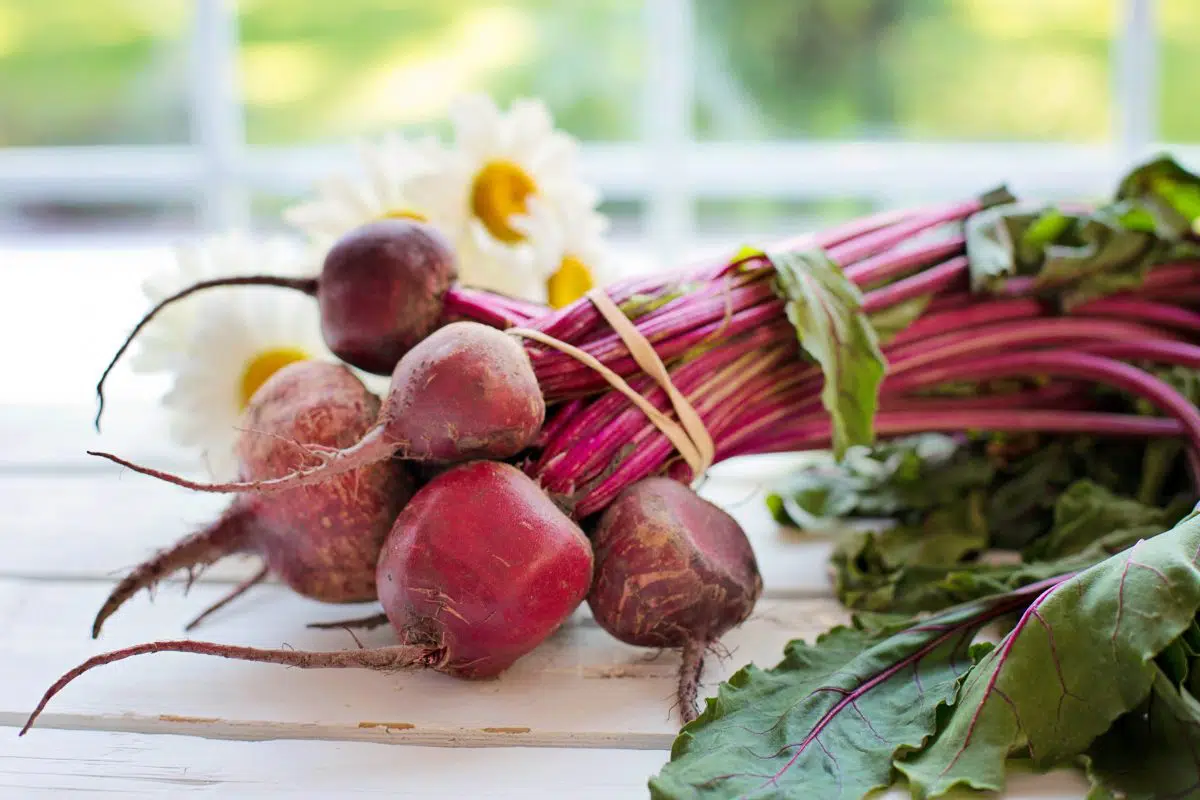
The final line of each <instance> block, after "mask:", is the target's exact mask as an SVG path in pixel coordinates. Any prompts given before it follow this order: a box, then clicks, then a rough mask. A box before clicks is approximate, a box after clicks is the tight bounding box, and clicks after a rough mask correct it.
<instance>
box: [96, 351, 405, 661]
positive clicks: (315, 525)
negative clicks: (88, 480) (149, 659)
mask: <svg viewBox="0 0 1200 800" xmlns="http://www.w3.org/2000/svg"><path fill="white" fill-rule="evenodd" d="M378 412H379V398H377V397H376V396H375V395H373V394H371V393H370V392H369V391H367V389H366V387H365V386H363V384H362V382H361V381H360V380H359V379H358V378H357V377H355V375H354V374H353V373H352V372H351V371H350V370H349V369H348V368H346V367H345V366H342V365H340V364H331V363H327V362H319V361H298V362H295V363H293V364H289V365H287V366H285V367H283V368H282V369H280V370H279V371H278V372H276V373H275V374H273V375H272V376H271V377H270V378H269V379H268V380H267V381H266V382H265V383H263V385H262V386H261V387H259V389H258V391H257V392H255V393H254V396H253V397H252V398H251V401H250V405H249V406H248V407H247V409H246V412H245V414H244V415H243V418H242V427H243V429H244V433H242V434H241V435H240V436H239V437H238V440H237V444H236V452H237V458H238V463H239V473H240V474H241V476H242V477H244V478H246V479H268V478H273V477H277V476H279V475H283V474H287V473H290V472H292V471H294V470H296V469H301V468H304V467H306V466H312V465H313V463H314V462H316V463H321V461H320V457H319V456H315V455H313V452H314V450H317V451H319V448H339V447H344V446H346V445H347V444H351V443H353V442H354V441H356V440H357V439H358V438H359V437H361V436H362V435H363V433H364V432H365V431H366V430H368V429H369V428H370V427H371V425H372V424H373V423H374V421H375V419H376V417H377V416H378ZM411 494H412V482H411V479H410V478H409V476H408V474H407V469H406V467H405V466H404V465H403V464H402V463H400V462H391V461H379V462H377V463H373V464H370V465H367V466H364V467H360V468H359V469H357V470H356V471H354V472H352V473H344V474H343V475H341V476H339V477H338V478H335V479H333V480H330V481H329V482H328V483H323V484H320V485H316V486H307V487H304V488H301V489H297V490H295V491H292V492H288V493H286V494H279V495H265V494H252V493H244V494H241V495H239V496H238V497H237V498H236V499H235V500H234V501H233V502H232V503H231V504H230V506H229V508H228V509H227V510H226V511H225V513H224V514H222V515H221V517H220V518H219V519H217V520H216V521H215V522H213V523H212V524H211V525H209V526H207V527H205V528H204V529H202V530H200V531H197V532H196V533H193V534H191V535H190V536H187V537H185V538H184V539H182V540H180V541H179V542H178V543H177V544H175V545H174V546H173V547H170V548H168V549H166V550H164V551H162V552H160V553H159V554H158V555H156V556H155V557H154V558H152V559H150V560H149V561H146V562H145V563H143V564H141V565H140V566H138V567H136V568H135V569H134V570H133V571H132V572H131V573H130V574H129V575H127V576H126V577H125V579H124V580H122V581H121V582H120V583H119V584H118V585H117V587H116V588H115V589H114V590H113V592H112V594H111V595H110V596H109V598H108V600H107V601H106V602H105V603H104V606H103V607H102V608H101V609H100V612H99V614H97V616H96V621H95V623H94V625H93V628H92V635H93V637H94V636H97V635H99V633H100V628H101V626H102V625H103V624H104V621H105V620H106V619H107V618H108V617H109V616H110V615H111V614H112V613H113V612H115V611H116V610H117V608H118V607H120V605H121V604H122V603H124V602H125V601H126V600H127V599H129V598H130V597H131V596H132V595H134V594H135V593H136V592H137V591H138V590H140V589H143V588H150V587H153V586H154V585H155V584H156V583H158V581H160V580H162V579H163V578H165V577H166V576H168V575H170V574H171V573H173V572H178V571H179V570H188V571H189V572H194V571H195V570H197V569H200V568H203V567H204V566H206V565H208V564H212V563H213V562H215V561H218V560H220V559H222V558H224V557H226V556H228V555H231V554H234V553H252V554H256V555H258V556H260V557H261V558H262V559H263V561H264V562H265V570H263V571H260V572H259V574H257V575H256V576H254V578H252V579H251V580H250V581H247V582H246V583H244V584H242V585H241V586H238V587H237V588H235V589H234V591H233V593H232V594H231V595H230V597H228V598H226V599H225V600H223V601H222V602H221V603H219V604H218V606H219V605H224V603H225V602H227V601H228V600H229V599H232V597H235V596H237V595H239V594H241V593H242V592H243V591H245V590H246V589H247V588H249V586H251V585H253V584H254V583H257V582H258V581H259V580H262V579H263V578H265V577H266V573H268V572H269V573H271V574H274V575H276V576H277V577H278V578H279V579H280V580H281V581H282V582H283V583H285V584H286V585H287V586H289V587H291V588H292V589H293V590H294V591H296V592H297V593H299V594H301V595H304V596H305V597H310V598H313V599H315V600H321V601H324V602H329V603H354V602H365V601H369V600H373V599H375V596H376V593H375V565H376V563H377V561H378V558H379V550H380V548H381V547H382V546H383V541H384V539H385V538H386V537H387V533H388V530H389V529H390V528H391V525H392V522H393V521H394V520H395V518H396V515H397V514H398V513H399V512H400V509H401V508H402V507H403V506H404V504H405V503H406V502H407V500H408V498H409V496H410V495H411ZM212 610H215V608H214V609H210V611H212ZM207 613H209V612H206V613H205V615H206V614H207ZM205 615H201V618H203V616H205ZM197 621H199V620H197ZM193 624H194V623H193ZM189 627H191V626H189Z"/></svg>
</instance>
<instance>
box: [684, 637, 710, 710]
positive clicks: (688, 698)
mask: <svg viewBox="0 0 1200 800" xmlns="http://www.w3.org/2000/svg"><path fill="white" fill-rule="evenodd" d="M707 649H708V643H707V642H704V641H696V640H694V641H690V642H688V643H687V644H686V645H684V646H683V652H682V653H681V655H680V660H679V692H678V695H677V697H678V700H679V716H680V718H681V719H682V720H683V723H684V724H685V725H686V724H687V723H689V722H691V721H692V720H694V719H695V718H696V713H697V710H696V697H697V695H699V693H700V674H701V673H702V672H703V671H704V653H705V651H706V650H707Z"/></svg>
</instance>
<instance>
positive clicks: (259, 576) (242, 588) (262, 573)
mask: <svg viewBox="0 0 1200 800" xmlns="http://www.w3.org/2000/svg"><path fill="white" fill-rule="evenodd" d="M270 572H271V570H270V569H269V568H267V567H265V566H264V567H262V568H261V569H260V570H259V571H258V572H256V573H254V574H253V575H251V576H250V577H249V578H247V579H246V580H244V581H242V582H241V583H239V584H238V585H237V586H235V587H233V589H232V591H230V592H229V593H228V594H226V595H225V596H224V597H222V598H221V599H220V600H218V601H217V602H215V603H213V604H212V605H211V606H209V607H208V608H206V609H204V610H203V611H201V612H200V613H199V614H198V615H197V616H196V618H195V619H193V620H192V621H191V622H189V623H188V624H187V625H185V626H184V627H183V630H184V631H185V632H191V631H193V630H195V628H196V626H198V625H199V624H200V623H201V622H203V621H204V620H206V619H208V618H209V617H210V616H212V615H213V614H214V613H215V612H217V611H220V610H221V609H222V608H224V607H225V606H227V605H229V604H230V603H232V602H233V601H234V600H236V599H238V598H239V597H241V596H242V595H244V594H245V593H246V592H248V591H250V589H252V588H253V587H255V586H257V585H258V584H260V583H262V582H263V581H265V580H266V579H267V575H268V574H270Z"/></svg>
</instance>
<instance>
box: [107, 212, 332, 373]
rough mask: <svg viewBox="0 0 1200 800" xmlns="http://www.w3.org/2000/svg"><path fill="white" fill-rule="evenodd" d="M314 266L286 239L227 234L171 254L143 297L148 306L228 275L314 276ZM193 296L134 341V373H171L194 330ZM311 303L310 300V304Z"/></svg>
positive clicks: (230, 290)
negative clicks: (198, 283)
mask: <svg viewBox="0 0 1200 800" xmlns="http://www.w3.org/2000/svg"><path fill="white" fill-rule="evenodd" d="M316 273H317V265H316V264H314V263H313V262H312V260H311V259H310V258H306V257H305V255H304V254H303V252H302V251H301V250H300V249H299V248H297V247H296V246H295V245H294V244H293V243H291V242H289V241H288V240H286V239H283V238H279V237H274V238H269V239H252V238H250V237H249V236H247V235H246V234H243V233H237V232H235V233H226V234H222V235H219V236H213V237H210V238H208V239H205V240H203V241H201V242H198V243H194V244H187V245H181V246H179V247H177V248H176V249H175V260H174V263H173V264H172V266H171V267H169V268H167V269H164V270H162V271H160V272H158V273H156V274H154V275H152V276H150V277H149V278H147V279H146V280H145V281H144V282H143V283H142V292H143V294H145V295H146V298H147V300H149V301H150V303H151V304H153V303H157V302H159V301H160V300H162V299H163V298H165V297H167V296H169V295H172V294H174V293H175V292H178V291H179V290H180V289H183V288H184V287H186V286H190V285H191V284H193V283H196V282H197V281H202V280H208V279H211V278H221V277H225V276H229V275H251V274H262V275H283V276H289V277H301V276H308V275H315V274H316ZM241 291H246V290H245V289H235V288H232V287H231V288H228V289H210V290H208V292H206V293H205V294H215V295H217V296H221V297H228V296H230V295H231V294H233V293H235V292H241ZM252 291H254V292H255V293H256V294H257V293H259V292H268V291H274V292H284V291H286V290H283V289H274V290H272V289H255V290H252ZM203 296H204V295H203V294H196V295H193V296H192V297H189V298H187V299H185V300H182V301H180V302H178V303H175V304H173V305H171V306H168V307H167V308H165V309H163V310H162V311H161V312H160V313H159V314H158V315H157V316H155V318H154V320H153V322H152V323H151V324H150V325H148V326H147V327H146V329H145V330H144V331H142V332H141V333H140V334H139V335H138V338H137V340H136V351H135V354H134V355H133V357H132V358H131V359H130V366H131V367H132V369H133V371H134V372H139V373H149V372H160V371H163V370H169V369H171V368H173V367H174V366H175V365H176V364H177V363H178V362H179V359H180V357H181V354H182V353H183V352H184V351H185V350H186V349H187V347H188V346H189V343H190V341H191V337H192V332H193V328H194V327H195V321H196V315H197V313H198V312H197V310H198V307H199V305H198V301H199V299H200V298H201V297H203ZM308 302H309V303H312V302H313V301H312V300H311V299H310V300H309V301H308Z"/></svg>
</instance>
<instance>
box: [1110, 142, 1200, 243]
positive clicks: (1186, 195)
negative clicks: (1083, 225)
mask: <svg viewBox="0 0 1200 800" xmlns="http://www.w3.org/2000/svg"><path fill="white" fill-rule="evenodd" d="M1117 200H1118V201H1126V202H1129V203H1131V204H1133V205H1135V206H1136V207H1137V208H1138V209H1140V210H1143V211H1144V212H1146V213H1147V214H1149V215H1150V217H1152V219H1153V221H1154V227H1155V230H1156V231H1157V233H1158V235H1159V236H1161V237H1162V238H1164V239H1169V240H1178V239H1182V238H1184V237H1186V236H1189V235H1192V234H1193V233H1194V232H1195V228H1194V226H1195V225H1196V220H1197V219H1200V176H1197V175H1193V174H1192V173H1191V172H1188V171H1187V170H1186V169H1184V168H1183V167H1181V166H1180V165H1179V164H1178V163H1177V162H1176V161H1175V160H1174V159H1172V158H1171V157H1170V156H1166V155H1162V156H1158V157H1156V158H1154V159H1152V160H1151V161H1149V162H1147V163H1145V164H1143V165H1142V166H1140V167H1137V168H1136V169H1134V170H1133V171H1132V172H1130V173H1129V174H1128V175H1126V176H1125V178H1124V179H1123V180H1122V181H1121V184H1120V186H1118V187H1117Z"/></svg>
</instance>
